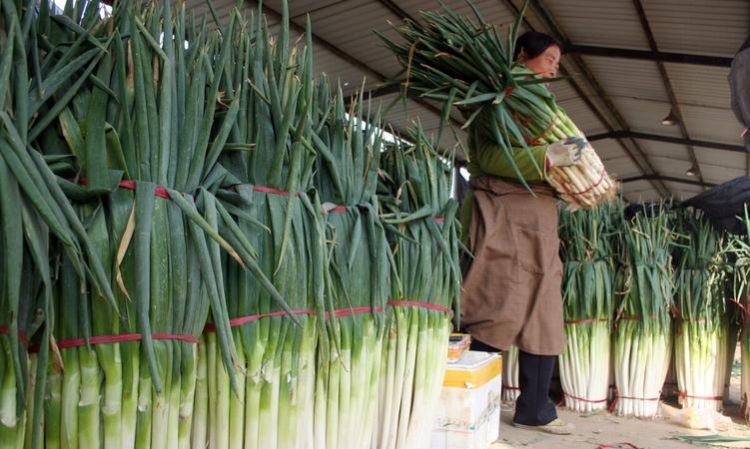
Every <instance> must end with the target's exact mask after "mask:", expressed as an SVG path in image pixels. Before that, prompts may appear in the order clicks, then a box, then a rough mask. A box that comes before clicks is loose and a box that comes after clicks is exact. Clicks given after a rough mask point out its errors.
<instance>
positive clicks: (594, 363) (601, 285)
mask: <svg viewBox="0 0 750 449" xmlns="http://www.w3.org/2000/svg"><path fill="white" fill-rule="evenodd" d="M612 212H613V211H612V207H607V205H601V206H599V207H597V208H594V209H591V210H583V211H578V212H569V211H565V210H562V209H561V211H560V240H561V242H562V245H561V248H560V253H561V258H562V261H563V263H564V270H563V273H564V274H563V305H564V317H565V334H566V336H567V345H566V346H565V351H564V352H563V353H562V355H561V356H560V379H561V381H562V386H563V392H564V394H565V405H566V406H567V407H568V408H570V409H572V410H575V411H579V412H590V411H593V410H601V409H604V408H606V407H607V394H608V391H609V379H610V348H611V336H612V333H611V324H612V323H611V320H612V316H613V313H612V312H613V303H614V288H613V284H614V274H615V270H614V260H613V254H614V253H613V249H612V244H611V242H612V234H613V230H614V228H615V227H614V226H613V221H614V220H615V219H616V217H617V215H615V214H613V213H612Z"/></svg>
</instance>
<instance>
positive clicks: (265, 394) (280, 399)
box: [192, 5, 325, 448]
mask: <svg viewBox="0 0 750 449" xmlns="http://www.w3.org/2000/svg"><path fill="white" fill-rule="evenodd" d="M233 21H234V22H235V23H236V24H237V26H236V27H234V29H231V30H229V31H226V30H225V33H227V34H225V36H228V39H229V40H230V41H232V42H233V43H234V45H233V46H232V47H231V48H230V49H229V56H228V59H229V60H230V61H233V64H232V66H231V67H229V68H228V70H227V71H226V72H225V75H224V84H223V85H222V90H223V91H224V92H225V95H227V96H229V97H232V98H233V100H232V102H233V103H234V102H237V104H238V112H237V116H238V118H237V121H236V123H235V124H234V125H233V127H232V129H231V133H230V141H229V142H228V143H227V144H226V145H225V146H224V149H223V151H222V154H221V156H220V158H219V167H221V169H222V170H223V171H224V172H225V177H224V180H223V181H222V184H223V186H222V188H221V189H220V190H219V191H218V193H217V196H218V197H219V198H220V200H221V201H220V203H219V204H220V205H221V207H222V208H223V210H224V213H227V214H229V215H232V216H233V217H234V218H235V219H236V221H237V225H236V226H237V229H238V230H239V232H238V233H237V234H235V236H234V238H233V239H232V240H231V242H232V244H233V246H235V247H237V248H243V249H245V250H247V251H251V250H252V248H255V249H256V251H257V253H256V257H257V258H258V261H259V263H260V268H261V270H262V272H263V273H264V275H265V276H266V277H267V278H268V279H270V280H271V282H272V283H273V285H274V287H275V288H276V289H277V290H278V291H279V292H280V293H281V295H282V296H283V298H284V302H279V301H277V300H276V299H275V298H274V297H273V295H272V294H271V293H270V290H267V289H263V288H261V286H260V285H259V283H258V281H257V279H256V278H254V277H252V276H249V275H248V273H246V272H245V271H244V269H243V268H242V266H241V265H240V264H239V263H237V261H235V260H233V259H232V258H229V257H225V258H224V260H223V267H224V279H225V285H224V286H223V287H222V288H224V289H225V298H226V302H227V310H228V313H229V316H230V318H231V323H232V326H233V329H232V337H233V340H234V346H235V347H236V348H237V360H236V365H235V366H234V368H233V369H232V370H230V371H227V370H226V368H225V366H222V365H221V364H217V363H216V362H215V360H216V354H220V349H221V348H220V346H219V342H218V341H217V332H216V330H215V329H214V328H213V326H209V328H208V329H207V332H206V333H205V334H204V337H203V338H204V341H203V342H202V344H204V345H205V348H206V351H205V352H204V354H205V355H206V357H201V359H200V360H199V367H200V378H201V381H202V383H201V384H200V385H199V387H198V391H197V392H196V414H195V417H194V421H193V422H194V428H193V438H192V444H193V447H206V446H208V447H213V448H229V447H266V448H296V447H300V448H303V447H310V441H311V440H312V438H313V430H314V427H313V426H314V424H315V420H314V417H313V412H314V408H313V405H314V388H315V380H316V378H315V364H316V348H317V344H316V343H317V338H318V334H319V329H318V327H319V326H321V325H322V322H323V321H324V320H323V318H324V311H323V299H322V298H323V280H324V276H323V275H324V272H323V253H324V248H323V245H324V241H323V238H322V223H321V219H320V218H321V214H320V211H319V208H317V207H315V206H314V205H313V204H312V202H311V201H312V200H311V199H310V198H309V197H308V196H307V195H306V193H305V192H306V191H307V190H308V189H309V188H310V185H311V182H312V168H313V164H314V161H315V158H314V157H313V156H314V154H313V153H312V152H311V150H310V148H311V134H312V127H311V124H312V120H311V118H312V114H313V111H316V109H315V106H316V105H315V103H314V90H315V85H314V84H313V81H312V77H313V72H312V45H311V43H310V41H309V36H310V34H309V33H308V34H307V37H308V40H307V41H306V42H304V44H305V45H301V46H299V47H294V46H291V45H289V19H288V15H287V8H286V5H284V18H283V20H282V25H281V29H280V31H279V34H278V35H277V39H276V40H275V41H273V42H272V40H271V39H270V38H269V29H268V26H267V25H266V23H265V17H264V16H262V15H261V14H258V15H257V16H255V17H254V18H253V17H250V18H249V19H248V20H245V19H243V18H242V17H240V15H239V13H237V12H235V13H234V15H233ZM238 86H241V88H238ZM228 223H231V221H229V222H228ZM231 376H234V377H235V378H236V379H237V383H236V385H235V388H230V387H231ZM204 378H205V382H203V379H204ZM323 399H325V397H324V398H323ZM199 410H200V413H198V411H199Z"/></svg>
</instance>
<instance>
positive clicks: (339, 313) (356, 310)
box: [203, 301, 452, 332]
mask: <svg viewBox="0 0 750 449" xmlns="http://www.w3.org/2000/svg"><path fill="white" fill-rule="evenodd" d="M386 305H388V306H391V307H397V306H408V307H417V308H421V309H429V310H437V311H439V312H444V313H452V310H450V309H449V308H447V307H443V306H440V305H437V304H431V303H426V302H418V301H389V302H387V303H386ZM375 311H376V312H382V309H381V308H380V307H377V308H375ZM366 313H372V308H371V307H369V306H362V307H352V308H348V309H338V310H334V311H333V316H334V317H336V318H339V317H345V316H351V315H364V314H366ZM291 314H292V315H315V311H314V310H311V309H295V310H292V313H291ZM285 315H289V313H287V312H286V311H284V310H279V311H276V312H270V313H262V314H255V315H245V316H241V317H237V318H233V319H231V320H229V327H238V326H242V325H244V324H248V323H252V322H254V321H258V320H261V319H263V318H273V317H279V316H285ZM325 319H330V313H329V312H325ZM203 331H204V332H216V324H215V323H208V324H206V326H205V327H204V328H203Z"/></svg>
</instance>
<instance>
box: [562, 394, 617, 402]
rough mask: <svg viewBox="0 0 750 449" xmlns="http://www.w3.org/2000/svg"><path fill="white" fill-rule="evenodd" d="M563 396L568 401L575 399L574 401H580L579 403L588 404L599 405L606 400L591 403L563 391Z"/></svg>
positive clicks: (588, 400)
mask: <svg viewBox="0 0 750 449" xmlns="http://www.w3.org/2000/svg"><path fill="white" fill-rule="evenodd" d="M563 395H565V397H568V398H570V399H575V400H577V401H581V402H588V403H590V404H601V403H602V402H607V400H606V399H602V400H600V401H592V400H590V399H584V398H579V397H576V396H573V395H572V394H568V393H566V392H564V391H563Z"/></svg>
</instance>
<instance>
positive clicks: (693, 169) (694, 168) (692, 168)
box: [685, 164, 700, 176]
mask: <svg viewBox="0 0 750 449" xmlns="http://www.w3.org/2000/svg"><path fill="white" fill-rule="evenodd" d="M698 173H700V168H698V165H697V164H693V165H691V166H690V168H688V169H687V171H686V172H685V174H686V175H688V176H698Z"/></svg>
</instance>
